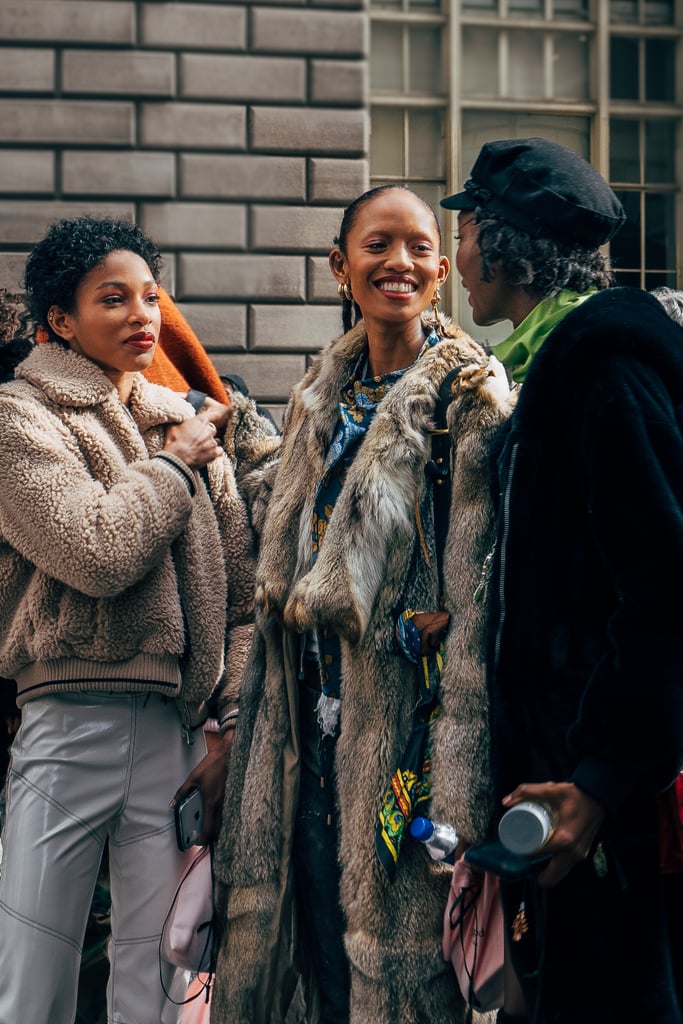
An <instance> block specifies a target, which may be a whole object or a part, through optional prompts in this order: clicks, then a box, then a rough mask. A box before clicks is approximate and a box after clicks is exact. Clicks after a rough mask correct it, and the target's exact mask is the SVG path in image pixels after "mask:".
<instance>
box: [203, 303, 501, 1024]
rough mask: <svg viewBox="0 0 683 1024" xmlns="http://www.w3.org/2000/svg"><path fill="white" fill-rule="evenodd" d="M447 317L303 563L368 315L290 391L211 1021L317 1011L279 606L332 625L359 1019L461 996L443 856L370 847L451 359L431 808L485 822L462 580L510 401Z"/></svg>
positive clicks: (373, 433) (419, 596) (393, 397)
mask: <svg viewBox="0 0 683 1024" xmlns="http://www.w3.org/2000/svg"><path fill="white" fill-rule="evenodd" d="M450 334H451V335H452V336H451V337H449V338H447V339H445V340H443V341H441V342H440V343H439V344H437V345H436V346H434V347H433V348H432V349H430V350H428V351H426V352H425V353H424V354H423V355H422V356H421V358H420V359H419V360H418V361H417V362H416V363H414V364H413V365H412V366H411V367H410V368H409V369H408V370H407V371H406V373H405V374H404V375H403V377H402V378H401V379H400V380H399V381H398V382H397V383H396V384H395V385H394V386H393V387H392V388H391V390H390V391H389V393H388V394H387V395H386V396H385V398H384V399H383V400H382V402H381V403H380V405H379V407H378V409H377V411H376V413H375V416H374V419H373V421H372V424H371V426H370V428H369V430H368V432H367V434H366V436H365V438H364V440H363V441H362V443H361V445H360V448H359V450H358V452H357V454H356V457H355V459H354V461H353V463H352V465H351V467H350V468H349V470H348V473H347V475H346V478H345V482H344V486H343V490H342V493H341V495H340V497H339V499H338V501H337V504H336V506H335V511H334V515H333V517H332V519H331V521H330V524H329V526H328V528H327V532H326V535H325V541H324V544H323V546H322V549H321V551H320V554H319V556H318V558H317V561H316V563H315V566H314V567H313V568H312V567H311V561H312V559H311V553H310V548H311V543H310V526H311V516H312V509H313V504H314V500H315V495H316V491H317V487H318V482H319V480H320V478H321V476H322V472H323V460H324V457H325V454H326V451H327V448H328V445H329V443H330V440H331V437H332V434H333V431H334V428H335V424H336V421H337V415H338V401H339V391H340V388H341V387H342V386H343V385H344V384H345V383H346V381H347V380H348V379H349V377H350V376H351V373H352V371H353V368H354V365H355V363H356V361H357V359H358V356H359V354H360V353H361V352H362V351H363V350H364V348H365V345H366V336H365V331H364V327H363V325H362V323H361V324H359V325H357V326H356V327H355V328H354V329H353V330H352V331H350V332H349V333H348V334H346V335H344V336H343V337H341V338H339V339H338V340H337V341H335V342H334V343H333V344H332V345H331V346H330V347H329V348H328V349H327V350H325V352H324V353H323V354H322V357H321V358H320V360H319V361H318V362H317V363H316V364H315V365H314V366H313V367H312V368H311V369H310V370H309V371H308V373H307V374H306V376H305V377H304V379H303V381H302V382H301V383H300V384H299V385H298V387H297V388H296V389H295V392H294V394H293V397H292V399H291V402H290V404H289V407H288V410H287V414H286V417H285V423H284V429H283V440H282V449H281V463H280V468H279V472H278V474H277V477H276V479H275V483H274V487H273V491H272V496H271V498H270V503H269V507H268V512H267V517H266V522H265V527H264V531H263V535H262V546H261V554H260V559H259V565H258V568H257V620H256V630H255V640H254V645H253V647H252V654H251V657H250V660H249V663H248V665H247V670H246V673H245V679H244V681H243V687H242V695H241V705H240V718H239V721H238V726H237V731H236V736H235V741H234V746H233V753H232V760H231V768H230V773H229V778H228V786H227V791H226V805H225V810H224V823H225V828H224V830H223V834H222V837H221V840H220V841H219V844H218V849H217V852H216V865H215V868H216V877H217V880H218V902H219V909H220V912H221V920H222V921H223V922H224V924H225V929H224V934H223V935H222V940H221V950H220V954H219V962H218V973H217V980H216V987H215V990H214V997H213V1004H212V1020H215V1021H217V1022H223V1021H226V1022H227V1021H230V1022H231V1024H247V1022H248V1024H270V1022H278V1024H280V1022H284V1021H285V1020H286V1021H288V1022H293V1021H303V1020H306V1021H308V1022H313V1021H315V1020H317V1016H316V1013H317V1011H316V1000H315V993H314V980H313V979H311V978H307V977H306V971H305V949H304V945H305V936H303V935H298V934H297V930H296V908H295V905H294V898H293V892H292V873H291V862H290V851H291V844H292V831H293V821H294V814H295V810H296V800H297V778H298V775H297V773H298V736H297V724H296V723H297V679H296V675H297V665H296V654H297V650H298V637H297V635H296V632H295V631H294V630H292V629H289V628H287V627H285V626H283V618H284V620H285V621H287V622H294V621H296V623H297V625H298V628H299V629H300V630H302V629H305V628H308V627H313V626H318V627H321V626H325V625H333V626H334V628H335V630H336V631H337V633H338V635H339V636H340V639H341V648H342V695H343V696H342V711H341V723H342V725H341V734H340V736H339V739H338V740H337V747H336V780H337V790H338V805H339V806H338V812H339V823H340V824H339V836H340V838H339V844H340V845H339V856H340V862H341V865H342V877H341V901H342V906H343V910H344V914H345V918H346V924H347V930H346V934H345V940H344V941H345V946H346V950H347V954H348V958H349V962H350V966H351V1021H352V1024H360V1022H369V1021H372V1022H373V1024H385V1022H386V1024H388V1022H389V1021H395V1020H400V1021H401V1022H402V1024H411V1022H412V1024H418V1022H419V1024H430V1022H434V1024H436V1022H437V1021H438V1022H439V1024H441V1022H443V1021H444V1020H446V1019H448V1020H454V1019H455V1014H456V1012H457V1007H458V1006H459V1005H460V1006H462V1003H461V1000H460V999H459V996H457V995H456V986H455V979H454V975H453V972H452V969H451V967H450V965H446V964H445V963H444V961H443V959H442V956H441V927H442V918H443V911H444V906H445V901H446V895H447V891H448V885H449V876H450V872H449V870H448V869H447V868H444V867H443V866H442V865H439V864H437V863H435V862H433V861H431V859H430V858H429V856H428V854H427V853H426V851H425V850H424V849H423V848H422V847H421V846H420V845H419V844H417V843H415V842H412V841H408V840H406V841H405V842H404V843H403V846H402V847H401V853H400V857H399V862H398V870H397V875H396V879H395V881H394V882H393V884H391V883H390V882H389V881H388V879H387V878H386V877H385V875H384V873H383V870H382V868H381V866H380V864H379V861H378V859H377V857H376V855H375V851H374V826H375V821H376V818H377V814H378V810H379V808H380V806H381V802H382V796H383V793H384V791H385V790H386V787H387V785H388V784H389V781H390V779H391V776H392V774H393V772H394V771H395V769H396V768H397V767H398V761H399V759H400V756H401V753H402V750H403V749H404V747H405V744H406V742H407V740H408V737H409V735H410V732H411V726H412V722H413V709H414V705H415V699H416V692H417V691H416V672H415V666H413V665H411V664H410V663H409V662H408V661H407V660H406V659H404V658H403V657H402V656H401V655H400V654H399V653H398V652H397V646H396V641H395V630H394V627H395V609H396V608H397V606H399V607H400V606H402V607H404V608H408V607H411V608H416V609H425V610H429V609H431V610H436V609H437V608H438V584H437V579H436V575H437V574H436V560H435V552H434V533H433V522H432V510H433V498H432V493H431V485H430V484H427V483H426V478H425V464H426V463H427V461H428V460H429V458H430V448H431V440H430V429H431V427H432V426H433V419H432V417H433V413H434V407H435V401H436V397H437V393H438V389H439V386H440V384H441V382H442V380H443V379H444V377H445V376H446V374H447V373H448V372H449V371H450V370H451V369H453V368H455V367H462V372H461V373H460V375H459V377H458V378H457V379H456V382H455V383H454V385H453V400H452V403H451V404H450V406H449V411H448V422H449V427H450V437H451V442H452V445H451V447H452V461H453V467H454V474H453V488H452V504H451V516H450V528H449V534H448V537H447V542H446V551H445V578H446V583H445V603H446V607H447V609H448V610H449V611H450V613H451V626H450V629H449V633H448V638H447V641H446V669H445V675H444V678H443V679H442V684H441V691H440V693H441V705H442V714H441V716H440V718H439V719H438V722H437V723H436V726H435V731H434V752H433V772H432V802H431V814H432V817H433V818H435V819H437V820H443V821H449V822H451V823H452V824H454V825H455V826H456V828H457V829H458V831H459V832H460V833H461V834H462V835H463V836H465V837H466V838H467V839H469V840H473V839H476V838H478V837H481V836H482V835H484V833H485V832H486V831H487V828H488V824H489V818H490V812H491V793H490V783H489V747H488V715H487V711H488V705H487V698H486V688H485V680H484V669H483V663H482V646H483V636H482V633H483V622H482V617H483V605H482V604H478V603H476V602H475V601H474V600H473V594H474V591H475V589H476V587H477V584H478V583H479V581H480V577H481V571H482V563H483V560H484V557H485V555H486V554H487V551H488V549H489V546H490V543H491V540H492V510H491V502H490V494H489V487H488V474H487V461H488V460H487V455H488V447H489V440H490V438H491V435H492V434H493V433H494V432H495V431H496V430H497V428H498V426H499V425H500V423H501V421H502V420H503V419H504V418H505V417H506V415H507V413H508V400H509V393H508V386H507V380H506V377H505V374H504V371H503V368H502V367H501V366H500V364H498V363H497V362H496V361H495V360H489V359H488V357H487V356H486V354H485V353H484V352H483V350H482V349H481V348H480V347H479V346H478V345H476V344H475V343H474V342H473V341H472V340H471V339H470V338H469V337H468V336H467V335H465V334H464V333H462V332H461V331H459V330H458V329H450ZM418 521H419V524H420V525H419V524H418ZM420 527H421V528H420ZM300 972H302V976H300Z"/></svg>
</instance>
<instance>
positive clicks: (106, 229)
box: [24, 217, 161, 341]
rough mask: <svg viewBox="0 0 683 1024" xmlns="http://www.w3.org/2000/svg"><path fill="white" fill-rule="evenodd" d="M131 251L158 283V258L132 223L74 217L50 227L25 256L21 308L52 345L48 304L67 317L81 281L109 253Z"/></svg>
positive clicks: (55, 338) (149, 241)
mask: <svg viewBox="0 0 683 1024" xmlns="http://www.w3.org/2000/svg"><path fill="white" fill-rule="evenodd" d="M120 251H126V252H134V253H136V255H138V256H140V257H141V259H143V260H144V261H145V263H146V264H147V266H148V267H149V269H150V270H151V272H152V276H153V277H154V280H155V281H158V280H159V275H160V270H161V254H160V252H159V250H158V249H157V247H156V245H155V244H154V242H152V240H151V239H150V238H148V237H147V236H146V235H145V234H144V233H143V232H142V231H141V230H140V228H139V227H138V226H137V225H136V224H131V223H130V222H129V221H126V220H110V219H108V218H104V217H103V218H98V217H77V218H75V219H74V220H60V221H57V222H56V223H55V224H53V225H52V226H51V227H50V228H49V229H48V231H47V234H46V235H45V237H44V238H43V239H42V240H41V241H40V242H38V243H37V245H35V246H34V248H33V249H32V250H31V252H30V253H29V255H28V258H27V260H26V265H25V269H24V288H25V291H26V304H27V306H28V308H29V311H30V314H31V317H32V319H33V321H34V323H35V324H36V325H40V326H42V327H44V328H45V329H46V330H47V331H48V333H49V336H50V339H51V340H52V341H58V340H59V339H58V338H57V336H56V335H55V334H53V332H52V330H51V329H50V325H49V323H48V319H47V314H48V310H49V309H50V307H51V306H59V308H60V309H63V310H64V311H65V312H67V313H73V311H74V309H75V305H76V290H77V288H78V286H79V284H80V283H81V281H82V280H83V278H84V277H85V276H86V274H88V273H89V272H90V271H91V270H93V269H94V268H95V267H98V266H100V265H101V264H102V263H103V262H104V260H105V259H106V258H107V256H109V254H110V253H112V252H120Z"/></svg>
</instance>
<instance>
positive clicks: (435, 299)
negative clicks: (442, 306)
mask: <svg viewBox="0 0 683 1024" xmlns="http://www.w3.org/2000/svg"><path fill="white" fill-rule="evenodd" d="M440 302H441V292H440V291H439V289H438V288H437V289H436V290H435V292H434V294H433V295H432V312H433V313H434V316H435V317H436V318H437V319H438V317H439V303H440Z"/></svg>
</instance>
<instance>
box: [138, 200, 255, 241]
mask: <svg viewBox="0 0 683 1024" xmlns="http://www.w3.org/2000/svg"><path fill="white" fill-rule="evenodd" d="M140 223H141V225H142V227H143V229H144V230H145V231H147V232H148V233H149V234H150V235H151V236H152V238H153V239H154V241H155V242H156V243H157V245H158V246H159V247H160V248H163V247H165V246H168V247H169V248H172V249H181V248H183V249H244V248H245V247H246V243H247V212H246V209H245V207H244V206H240V205H238V204H236V203H230V204H229V203H143V204H142V208H141V212H140Z"/></svg>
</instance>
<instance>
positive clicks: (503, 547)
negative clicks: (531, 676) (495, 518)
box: [493, 441, 519, 677]
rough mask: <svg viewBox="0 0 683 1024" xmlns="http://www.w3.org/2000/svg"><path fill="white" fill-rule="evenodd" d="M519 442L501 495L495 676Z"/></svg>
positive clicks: (503, 613)
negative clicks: (501, 519) (501, 524)
mask: <svg viewBox="0 0 683 1024" xmlns="http://www.w3.org/2000/svg"><path fill="white" fill-rule="evenodd" d="M518 448H519V441H515V443H514V445H513V446H512V452H511V453H510V464H509V466H508V473H507V480H506V481H505V493H504V495H503V509H502V515H503V529H502V532H501V544H500V561H499V563H498V628H497V630H496V643H495V648H494V658H493V666H494V672H495V676H496V677H497V676H498V665H499V662H500V645H501V641H502V636H503V627H504V626H505V568H506V555H507V542H508V533H509V529H510V491H511V489H512V478H513V476H514V472H515V462H516V461H517V449H518Z"/></svg>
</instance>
